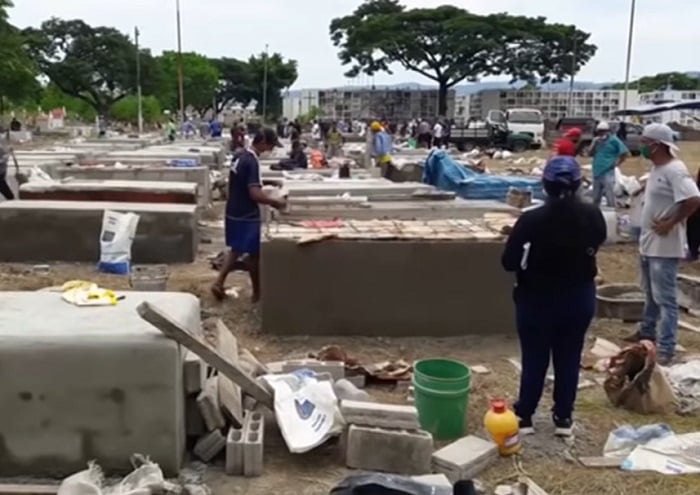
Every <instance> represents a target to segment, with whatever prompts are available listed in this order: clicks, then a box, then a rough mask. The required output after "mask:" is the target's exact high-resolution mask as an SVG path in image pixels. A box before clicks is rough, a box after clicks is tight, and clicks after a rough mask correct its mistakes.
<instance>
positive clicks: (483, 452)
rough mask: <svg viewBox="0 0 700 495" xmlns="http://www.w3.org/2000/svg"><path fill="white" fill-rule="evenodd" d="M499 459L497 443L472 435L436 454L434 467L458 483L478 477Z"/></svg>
mask: <svg viewBox="0 0 700 495" xmlns="http://www.w3.org/2000/svg"><path fill="white" fill-rule="evenodd" d="M497 458H498V447H497V446H496V444H495V443H493V442H489V441H487V440H483V439H481V438H479V437H475V436H473V435H470V436H467V437H464V438H460V439H459V440H457V441H456V442H453V443H451V444H450V445H448V446H446V447H444V448H442V449H440V450H438V451H437V452H435V454H433V458H432V465H433V470H434V471H435V472H437V473H443V474H445V475H446V476H447V477H448V478H449V479H450V481H452V482H456V481H458V480H469V479H472V478H474V477H476V476H477V475H478V474H479V473H480V472H482V471H483V470H484V469H486V468H488V467H489V465H491V463H492V462H494V461H495V460H496V459H497Z"/></svg>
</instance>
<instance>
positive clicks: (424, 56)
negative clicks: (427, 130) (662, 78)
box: [330, 0, 597, 115]
mask: <svg viewBox="0 0 700 495" xmlns="http://www.w3.org/2000/svg"><path fill="white" fill-rule="evenodd" d="M330 35H331V40H332V41H333V44H334V45H335V46H336V47H338V48H339V54H338V56H339V58H340V60H341V62H342V63H343V65H350V66H351V68H350V70H349V71H348V72H347V73H346V75H347V76H348V77H355V76H357V75H358V74H360V73H366V74H369V75H373V74H376V73H378V72H388V73H392V71H391V66H392V64H399V65H401V66H402V67H403V68H404V69H407V70H409V71H412V72H416V73H418V74H421V75H422V76H424V77H426V78H428V79H432V80H433V81H435V82H436V83H437V84H438V88H439V90H440V98H439V112H440V114H443V115H444V114H445V113H446V110H447V91H448V89H449V88H451V87H453V86H455V85H457V84H459V83H460V82H462V81H464V80H468V81H476V80H478V79H479V78H480V77H485V76H490V75H508V76H510V77H511V78H512V80H513V81H515V80H523V81H527V82H532V83H546V82H556V81H561V80H563V79H564V78H566V77H571V76H572V75H573V74H576V73H577V72H578V71H579V70H580V68H581V67H583V66H584V65H585V64H586V63H587V62H588V61H589V60H590V59H591V57H593V55H594V54H595V52H596V49H597V48H596V46H595V45H593V44H590V43H589V42H588V40H589V38H590V35H589V34H588V33H585V32H583V31H580V30H579V29H577V28H576V27H575V26H570V25H563V24H551V23H547V22H546V19H545V18H543V17H535V18H531V17H523V16H511V15H508V14H492V15H485V16H482V15H477V14H473V13H471V12H469V11H467V10H464V9H461V8H458V7H454V6H451V5H443V6H440V7H437V8H431V9H410V10H409V9H406V8H405V7H404V6H402V5H401V4H400V3H399V2H398V0H366V1H365V2H364V3H363V4H362V5H360V6H359V7H358V8H357V9H356V10H355V11H354V12H353V13H352V14H350V15H347V16H344V17H340V18H337V19H333V20H332V21H331V24H330Z"/></svg>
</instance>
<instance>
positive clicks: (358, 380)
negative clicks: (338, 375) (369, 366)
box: [345, 375, 367, 388]
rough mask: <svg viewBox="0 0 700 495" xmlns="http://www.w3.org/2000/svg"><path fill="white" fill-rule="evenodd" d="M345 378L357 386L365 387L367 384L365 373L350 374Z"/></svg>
mask: <svg viewBox="0 0 700 495" xmlns="http://www.w3.org/2000/svg"><path fill="white" fill-rule="evenodd" d="M345 379H346V380H347V381H349V382H350V383H352V384H353V385H355V386H356V387H357V388H365V385H366V384H367V377H366V376H365V375H350V376H346V377H345Z"/></svg>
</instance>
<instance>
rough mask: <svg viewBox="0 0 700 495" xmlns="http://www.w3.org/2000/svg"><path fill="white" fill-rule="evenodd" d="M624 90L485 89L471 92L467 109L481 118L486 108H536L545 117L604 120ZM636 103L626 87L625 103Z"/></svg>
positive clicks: (618, 103) (620, 100) (621, 103)
mask: <svg viewBox="0 0 700 495" xmlns="http://www.w3.org/2000/svg"><path fill="white" fill-rule="evenodd" d="M624 93H625V92H624V91H623V90H618V89H586V90H582V89H574V91H573V92H572V93H571V94H569V91H568V90H546V89H545V90H542V89H537V88H533V89H525V88H523V89H502V90H499V89H495V90H485V91H480V92H479V93H476V94H474V95H472V97H471V99H470V103H469V112H470V114H471V116H472V117H477V118H481V119H484V118H486V116H487V114H488V112H489V110H497V109H498V110H507V109H509V108H536V109H538V110H540V111H541V112H542V114H543V116H544V118H545V119H548V120H558V119H560V118H562V117H567V116H568V117H579V116H580V117H593V118H596V119H605V120H608V119H611V118H613V114H614V112H616V111H617V110H621V109H622V108H623V107H624V99H625V98H624ZM569 103H571V105H570V104H569ZM638 104H639V92H638V91H637V90H629V92H628V94H627V106H628V107H631V106H635V105H638Z"/></svg>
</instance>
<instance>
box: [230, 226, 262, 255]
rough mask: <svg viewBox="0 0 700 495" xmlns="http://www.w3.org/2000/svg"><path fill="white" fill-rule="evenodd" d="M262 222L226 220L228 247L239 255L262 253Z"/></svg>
mask: <svg viewBox="0 0 700 495" xmlns="http://www.w3.org/2000/svg"><path fill="white" fill-rule="evenodd" d="M260 229H261V222H260V220H233V219H231V218H226V220H225V236H226V246H228V247H229V248H230V249H231V251H233V252H234V253H236V254H237V255H241V254H251V255H255V254H258V253H260Z"/></svg>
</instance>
